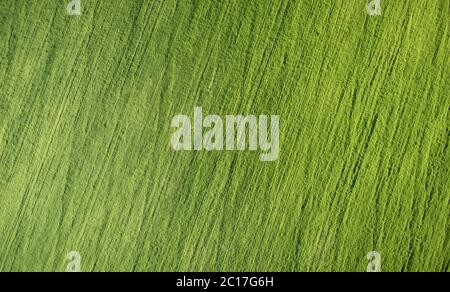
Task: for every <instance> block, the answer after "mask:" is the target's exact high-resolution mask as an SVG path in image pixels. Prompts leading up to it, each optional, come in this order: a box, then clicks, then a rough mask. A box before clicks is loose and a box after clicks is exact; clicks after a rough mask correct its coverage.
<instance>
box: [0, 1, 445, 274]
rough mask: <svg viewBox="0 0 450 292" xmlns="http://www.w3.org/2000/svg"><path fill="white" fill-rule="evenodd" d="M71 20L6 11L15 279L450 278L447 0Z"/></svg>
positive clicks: (123, 10)
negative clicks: (185, 145)
mask: <svg viewBox="0 0 450 292" xmlns="http://www.w3.org/2000/svg"><path fill="white" fill-rule="evenodd" d="M68 2H69V1H63V0H58V1H56V0H42V1H37V0H36V1H35V0H33V1H31V0H28V1H25V0H1V1H0V271H65V270H66V266H67V264H68V261H67V259H66V255H67V253H68V252H70V251H77V252H79V253H80V254H81V256H82V262H81V264H82V270H83V271H365V270H366V267H367V265H368V260H367V258H366V255H367V253H368V252H370V251H377V252H379V253H380V254H381V256H382V269H383V271H450V225H449V223H450V221H449V214H450V205H449V203H450V202H449V199H450V191H449V190H450V185H449V184H450V177H449V176H450V173H449V166H450V150H449V148H448V144H449V139H450V138H449V133H450V131H449V122H450V117H449V109H450V95H449V92H450V82H449V81H450V62H449V51H450V40H449V33H450V31H449V29H450V28H449V26H450V25H449V23H450V1H448V0H415V1H403V0H402V1H394V0H389V1H388V0H383V1H382V5H383V6H382V7H383V11H382V13H383V14H382V16H379V17H378V16H369V15H368V13H367V11H366V6H367V4H368V1H366V0H346V1H344V0H337V1H325V0H321V1H318V0H272V1H269V0H251V1H250V0H222V1H212V0H178V1H177V0H164V1H163V0H154V1H150V0H148V1H147V0H133V1H130V0H111V1H101V0H82V1H81V8H82V15H81V16H68V15H67V12H66V6H67V4H68ZM196 106H198V107H203V111H204V112H205V114H217V115H220V116H224V115H239V114H242V115H248V114H255V115H260V114H264V115H279V116H280V119H281V126H280V132H281V134H280V135H281V149H280V158H279V159H278V160H277V161H274V162H261V161H260V160H259V154H258V153H255V152H251V151H242V152H232V151H231V152H230V151H223V152H220V151H214V152H205V151H186V152H175V151H174V150H172V148H171V147H170V139H171V135H172V133H173V129H172V128H171V120H172V118H173V117H174V116H175V115H178V114H186V115H189V116H192V115H193V112H194V107H196Z"/></svg>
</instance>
